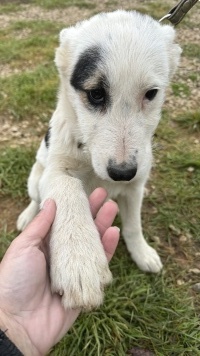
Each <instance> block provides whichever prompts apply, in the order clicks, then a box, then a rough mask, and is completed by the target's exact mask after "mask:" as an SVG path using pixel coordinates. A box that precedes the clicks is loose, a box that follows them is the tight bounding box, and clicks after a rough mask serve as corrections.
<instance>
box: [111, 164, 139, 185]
mask: <svg viewBox="0 0 200 356" xmlns="http://www.w3.org/2000/svg"><path fill="white" fill-rule="evenodd" d="M107 171H108V174H109V177H110V178H112V179H113V180H115V181H120V180H124V181H129V180H131V179H132V178H134V177H135V175H136V173H137V163H136V162H134V164H133V163H131V164H130V163H126V162H123V163H120V164H114V163H113V161H112V160H110V161H109V165H108V167H107Z"/></svg>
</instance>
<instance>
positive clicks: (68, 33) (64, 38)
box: [55, 27, 75, 73]
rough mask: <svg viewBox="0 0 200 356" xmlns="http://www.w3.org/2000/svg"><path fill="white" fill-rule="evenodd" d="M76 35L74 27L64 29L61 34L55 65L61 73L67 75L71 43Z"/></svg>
mask: <svg viewBox="0 0 200 356" xmlns="http://www.w3.org/2000/svg"><path fill="white" fill-rule="evenodd" d="M74 33H75V28H74V27H69V28H64V29H63V30H62V31H61V32H60V36H59V39H60V46H59V47H58V48H57V49H56V55H55V63H56V66H57V68H58V71H59V72H60V73H66V69H67V68H68V64H69V61H70V53H71V50H70V42H71V40H72V38H73V35H74Z"/></svg>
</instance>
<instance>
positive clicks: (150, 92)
mask: <svg viewBox="0 0 200 356" xmlns="http://www.w3.org/2000/svg"><path fill="white" fill-rule="evenodd" d="M157 92H158V89H150V90H148V91H147V92H146V94H145V99H147V100H149V101H151V100H153V99H154V98H155V96H156V94H157Z"/></svg>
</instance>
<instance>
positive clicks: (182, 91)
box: [171, 83, 190, 96]
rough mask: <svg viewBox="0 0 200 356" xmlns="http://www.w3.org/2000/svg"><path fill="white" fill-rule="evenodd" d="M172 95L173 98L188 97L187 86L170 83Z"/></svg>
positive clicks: (188, 90)
mask: <svg viewBox="0 0 200 356" xmlns="http://www.w3.org/2000/svg"><path fill="white" fill-rule="evenodd" d="M171 87H172V91H173V94H174V95H175V96H182V95H184V96H189V95H190V89H189V87H188V85H187V84H185V83H172V84H171Z"/></svg>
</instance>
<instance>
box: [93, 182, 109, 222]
mask: <svg viewBox="0 0 200 356" xmlns="http://www.w3.org/2000/svg"><path fill="white" fill-rule="evenodd" d="M106 198H107V192H106V190H105V189H104V188H97V189H95V190H94V191H93V192H92V194H90V196H89V203H90V210H91V213H92V216H93V218H95V216H96V215H97V213H98V211H99V209H100V208H101V206H102V205H103V203H104V201H105V200H106Z"/></svg>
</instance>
